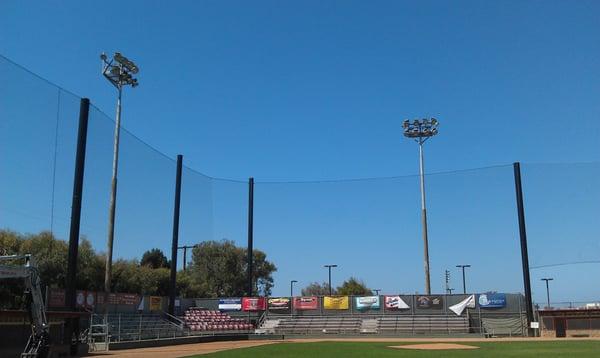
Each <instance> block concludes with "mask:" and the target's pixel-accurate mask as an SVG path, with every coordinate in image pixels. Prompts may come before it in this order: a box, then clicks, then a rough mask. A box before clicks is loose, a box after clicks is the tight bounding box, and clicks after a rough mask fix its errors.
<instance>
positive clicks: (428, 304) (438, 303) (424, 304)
mask: <svg viewBox="0 0 600 358" xmlns="http://www.w3.org/2000/svg"><path fill="white" fill-rule="evenodd" d="M417 308H421V309H423V308H425V309H429V308H433V309H440V310H441V309H442V308H444V299H443V298H442V296H417Z"/></svg>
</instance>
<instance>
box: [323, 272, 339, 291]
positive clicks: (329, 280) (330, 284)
mask: <svg viewBox="0 0 600 358" xmlns="http://www.w3.org/2000/svg"><path fill="white" fill-rule="evenodd" d="M323 267H326V268H327V269H328V270H329V296H331V294H332V292H333V291H332V290H331V269H332V268H333V267H337V265H324V266H323Z"/></svg>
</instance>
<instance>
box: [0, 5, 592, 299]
mask: <svg viewBox="0 0 600 358" xmlns="http://www.w3.org/2000/svg"><path fill="white" fill-rule="evenodd" d="M599 10H600V5H599V4H598V3H597V2H594V1H578V2H574V3H567V2H550V1H544V2H542V1H529V2H517V1H503V2H493V3H492V2H452V3H447V2H437V1H434V2H431V1H423V2H418V3H417V2H414V3H409V2H400V1H389V2H385V1H376V2H357V1H343V2H342V1H339V2H337V1H318V2H317V1H308V2H296V3H292V2H276V1H272V2H253V3H252V4H251V5H250V4H248V3H247V2H236V1H227V2H223V1H203V2H192V1H189V2H176V3H173V4H169V5H166V4H163V3H161V2H149V1H143V2H136V1H130V2H127V3H123V4H119V7H118V13H117V10H115V7H114V6H110V5H108V4H103V3H93V2H85V3H82V2H74V1H72V2H70V1H66V2H61V3H60V5H58V4H56V3H42V2H39V3H37V2H36V3H29V2H17V1H3V2H1V3H0V53H1V54H3V55H4V56H6V57H8V58H10V59H11V60H13V61H15V62H17V63H19V64H21V65H23V66H25V67H26V68H28V69H30V70H31V71H33V72H35V73H37V74H39V75H41V76H42V77H44V78H47V79H49V80H50V81H52V82H54V83H56V84H58V85H60V86H61V87H63V88H65V89H68V90H69V91H72V92H73V93H75V94H77V95H79V96H86V97H89V98H91V100H92V102H93V104H94V105H95V106H96V107H97V108H99V109H101V110H102V111H103V112H104V113H106V114H107V115H108V116H109V117H112V116H113V113H114V102H115V93H114V90H113V89H112V88H111V87H110V85H109V84H108V83H107V82H106V81H105V80H104V79H103V78H101V76H100V74H99V71H100V60H99V58H98V55H99V53H100V52H102V51H106V52H108V53H112V52H114V51H121V52H123V54H125V55H126V56H128V57H130V58H131V59H133V60H135V61H136V62H137V63H138V64H139V66H140V68H141V71H140V74H139V80H140V86H139V87H138V88H135V89H133V90H131V89H128V90H127V91H126V94H125V97H124V102H125V107H124V118H123V121H124V126H125V127H126V128H127V129H128V130H129V131H130V132H131V133H134V134H135V135H136V136H137V137H139V138H141V139H143V140H144V141H145V142H147V143H149V144H150V145H151V146H152V147H154V148H156V149H157V150H158V151H159V152H162V153H164V154H165V155H166V156H167V157H170V158H173V157H175V155H176V154H179V153H181V154H184V156H185V163H186V165H187V166H188V167H189V168H193V169H195V170H196V171H199V172H202V173H205V174H207V175H209V176H213V177H222V178H233V179H237V180H242V181H245V180H247V178H248V177H249V176H254V177H255V178H256V179H257V181H258V182H259V183H258V184H257V189H256V195H257V198H256V201H257V203H256V205H257V207H256V210H257V211H256V213H255V215H256V236H255V237H256V243H255V246H256V247H258V248H261V249H263V250H265V251H266V252H267V254H268V255H269V257H271V258H272V259H273V260H274V261H275V263H276V264H277V266H278V267H279V271H278V272H277V274H276V276H275V278H276V287H275V291H274V293H275V294H286V293H287V290H288V287H289V280H291V279H296V280H299V281H301V282H300V285H305V284H306V283H308V282H310V281H316V280H319V281H322V280H324V279H326V271H325V269H323V268H322V267H321V266H322V265H323V264H325V263H330V261H335V262H334V263H338V264H339V265H340V268H339V269H338V270H337V272H335V273H334V283H339V281H340V280H341V279H343V278H346V277H348V276H350V275H356V276H359V277H360V278H362V279H364V280H365V281H366V282H367V283H368V284H369V285H370V286H372V287H373V288H382V289H383V290H384V292H385V291H387V292H398V291H402V292H414V291H417V290H421V291H422V268H421V267H422V263H421V257H422V248H421V243H420V236H419V235H420V227H419V225H418V219H419V216H418V215H419V212H418V209H419V202H418V200H419V197H418V182H417V178H416V177H414V176H413V177H410V176H409V177H406V178H397V179H390V180H383V179H382V180H374V181H365V182H351V183H341V184H319V185H316V184H285V185H284V184H261V183H260V182H261V181H262V182H264V181H302V180H318V179H338V178H356V177H387V176H398V175H411V174H414V173H416V171H417V168H418V167H417V165H418V162H417V148H416V145H415V144H414V143H411V142H410V141H408V140H406V139H404V138H403V137H402V135H401V122H402V120H403V119H405V118H414V117H417V116H419V117H423V116H428V117H429V116H433V117H436V118H438V119H439V120H440V122H441V127H440V135H439V136H438V137H436V138H434V139H433V140H432V141H430V142H428V143H427V148H426V165H427V170H428V171H430V172H439V171H448V170H455V169H462V168H476V167H488V166H495V165H504V164H510V163H512V162H513V161H516V160H519V161H522V162H525V163H573V162H595V163H596V164H588V165H583V164H582V165H566V166H560V165H558V166H557V165H549V164H535V165H531V166H525V168H524V171H525V174H526V175H525V177H524V180H526V181H525V183H524V185H525V190H526V199H527V203H526V205H527V207H526V209H527V210H528V212H527V215H528V226H529V234H530V240H531V245H532V261H533V263H536V262H537V263H539V264H544V263H548V262H550V263H554V262H564V261H576V260H583V259H596V260H597V259H600V256H598V254H597V253H598V252H600V245H599V243H598V242H599V239H598V235H599V228H598V225H597V217H598V213H599V207H598V200H596V199H598V198H599V197H600V196H599V192H598V189H597V188H595V187H593V184H592V183H594V182H597V179H593V178H597V175H598V173H599V170H598V164H597V163H598V161H600V151H598V140H599V139H600V125H599V124H598V117H599V114H600V101H599V100H598V99H599V98H598V93H600V92H599V89H600V81H599V80H600V71H598V63H599V59H600V43H599V42H598V41H597V38H598V35H599V32H600V29H599V28H598V26H597V24H598V22H599V20H600V19H599V15H598V14H600V11H599ZM15 71H16V70H15ZM2 73H3V74H4V75H5V76H7V77H6V78H8V79H9V80H10V82H8V81H6V83H14V84H15V85H14V86H10V87H4V88H3V89H1V90H0V91H2V93H3V94H6V96H5V98H10V99H11V101H8V100H6V101H5V102H2V104H3V106H4V112H0V113H3V114H4V115H6V118H10V119H12V121H5V124H6V123H9V122H10V127H11V128H12V129H13V131H12V132H9V131H6V130H5V131H3V132H4V135H2V140H3V143H4V145H5V146H6V147H3V149H2V153H9V152H11V153H12V152H15V153H16V151H15V149H16V148H23V147H26V148H27V150H25V151H24V153H20V154H18V155H14V156H12V159H10V158H3V162H2V171H3V172H4V173H9V174H6V175H5V177H4V179H0V180H1V181H0V183H1V184H2V187H3V189H2V192H1V193H2V195H3V196H4V198H6V199H5V200H4V202H5V205H3V209H5V210H4V211H3V214H5V218H7V219H6V222H5V223H2V226H8V227H15V228H17V229H19V230H21V231H35V230H37V229H41V228H46V227H45V226H44V225H46V223H47V220H46V219H47V216H48V208H47V205H46V204H45V203H44V205H46V206H44V207H43V208H42V207H39V208H38V206H40V205H42V204H40V203H38V202H36V201H34V199H33V198H34V197H36V196H39V195H42V193H43V195H46V196H48V195H49V194H48V183H49V182H50V181H51V180H50V179H49V178H51V177H52V175H51V173H52V171H53V168H52V166H51V164H48V163H51V162H52V154H53V141H54V136H53V135H51V134H52V133H53V131H54V130H55V128H54V126H55V119H56V108H55V107H56V106H55V102H54V101H55V100H56V93H55V92H56V91H55V90H54V89H53V88H52V86H49V85H46V84H40V83H37V82H36V81H37V80H33V79H30V80H24V78H26V75H25V74H20V73H17V74H15V73H12V72H8V71H7V72H2ZM7 93H8V94H7ZM32 93H34V94H35V96H37V98H43V101H42V100H39V101H37V102H36V101H35V100H34V99H27V100H25V99H24V98H25V97H26V96H25V95H26V94H29V95H31V94H32ZM9 95H12V96H13V97H8V96H9ZM60 100H61V101H62V103H64V105H63V106H62V107H61V111H59V117H61V119H62V118H63V117H64V118H65V120H64V121H63V122H61V126H60V129H61V130H62V129H63V127H62V126H63V125H64V131H59V146H58V156H57V157H58V159H59V161H58V164H57V170H56V182H57V183H58V184H57V185H56V190H57V191H56V193H55V195H56V198H57V199H56V203H55V206H56V207H55V209H54V210H55V211H56V217H55V218H54V220H55V221H56V222H57V223H56V226H57V230H59V231H60V230H62V231H65V227H66V223H68V220H67V219H68V215H69V214H68V208H69V205H70V201H69V200H68V196H69V193H70V190H71V189H70V182H69V181H70V180H71V178H72V165H71V162H70V160H71V159H72V158H71V156H70V155H71V153H72V151H71V150H70V148H72V147H73V145H74V138H73V136H72V134H73V132H74V125H73V118H76V113H77V111H76V110H77V98H75V97H72V96H70V95H68V94H66V93H63V94H62V95H61V99H60ZM30 102H31V103H30ZM4 104H6V105H4ZM38 112H39V113H38ZM26 113H28V114H30V116H26ZM23 117H26V118H35V120H36V121H37V122H36V123H37V124H38V125H37V126H36V127H35V128H37V132H36V134H35V135H30V134H31V133H29V135H28V132H27V131H28V130H30V129H31V128H32V127H31V123H29V122H27V121H22V120H20V119H21V118H23ZM92 117H93V118H92V124H91V130H92V129H93V130H94V131H93V132H91V134H90V137H91V139H90V147H91V148H93V151H92V152H91V153H90V154H89V156H88V158H89V159H88V172H87V173H86V188H87V189H86V190H87V191H86V196H85V197H84V223H83V225H84V226H85V228H84V230H83V231H84V233H86V234H87V235H88V237H89V238H90V239H91V240H92V242H93V243H94V246H95V247H97V248H98V249H99V250H102V249H103V248H104V245H105V243H104V242H105V227H106V221H105V220H104V217H105V216H106V206H107V202H108V184H109V182H108V181H107V180H109V179H110V149H111V135H112V134H111V131H112V129H111V123H110V120H109V118H104V119H103V120H100V119H99V118H101V117H102V114H101V113H98V112H94V113H93V114H92ZM96 117H97V118H98V120H94V118H96ZM9 133H10V134H9ZM16 133H19V134H16ZM41 138H44V140H41ZM23 143H27V145H26V146H23ZM18 145H21V147H19V146H18ZM40 156H45V157H43V159H42V157H40ZM24 163H28V164H30V165H25V164H24ZM16 168H20V169H16ZM121 170H122V174H121V184H120V185H121V187H120V192H119V195H120V197H119V203H118V206H117V215H120V216H118V218H117V222H118V224H117V240H119V237H125V238H126V239H122V240H121V242H118V241H117V243H116V244H115V255H116V256H121V257H136V256H137V257H139V256H140V255H141V253H142V252H143V251H144V250H145V249H148V248H150V247H151V246H158V247H161V248H162V249H163V250H165V251H168V249H169V247H170V244H169V237H170V230H171V229H170V228H171V219H170V218H169V216H170V215H171V211H172V191H173V189H172V181H173V178H172V175H171V173H173V172H174V164H173V162H172V161H170V160H167V159H165V157H164V156H163V155H161V154H159V153H157V152H155V151H153V150H152V149H150V148H148V147H145V146H143V145H142V144H140V142H138V141H137V140H136V139H135V138H133V137H131V136H128V135H125V137H124V142H123V147H122V162H121ZM511 170H512V168H511V167H509V166H506V167H502V166H500V167H497V168H496V167H495V168H491V169H487V170H482V171H477V172H468V173H460V174H453V175H450V174H448V175H439V176H432V177H431V179H428V190H429V193H428V194H429V197H428V199H429V202H428V205H429V210H430V225H431V226H430V231H431V232H430V234H431V243H430V246H431V251H432V252H431V256H432V287H433V288H434V291H438V292H439V291H440V290H441V287H442V283H441V278H442V276H443V270H444V269H446V268H448V269H452V270H453V273H454V278H455V280H454V281H453V286H455V288H460V284H459V281H458V278H459V275H458V271H456V269H455V268H453V267H454V265H455V264H458V263H461V262H462V261H469V262H468V263H472V264H473V265H474V267H473V269H472V273H471V274H470V282H471V284H470V285H471V286H472V287H473V289H474V290H478V291H483V290H500V291H502V290H504V291H511V292H514V291H518V290H520V289H521V281H520V274H519V268H518V267H513V266H515V265H518V263H519V256H518V251H516V250H518V243H517V242H516V241H515V240H516V239H517V233H518V231H517V229H516V217H515V213H514V211H515V210H514V197H513V196H514V192H513V187H512V185H513V183H512V177H511V175H512V172H511ZM34 173H44V174H43V175H35V174H34ZM564 173H569V174H568V175H566V174H564ZM24 177H26V178H27V179H23V178H24ZM107 178H108V179H107ZM9 182H11V183H12V184H13V185H12V186H9V185H8V184H7V183H9ZM186 183H189V184H188V185H186ZM17 184H19V185H17ZM491 184H493V185H491ZM15 186H17V187H18V188H16V189H15ZM158 188H160V189H158ZM186 191H187V193H189V194H188V196H187V198H194V199H188V200H187V201H186ZM23 198H28V200H25V201H24V200H23ZM85 200H87V201H85ZM245 201H246V187H245V185H244V184H240V183H235V182H225V181H215V180H209V179H207V178H205V177H203V176H201V175H199V174H197V173H193V172H192V171H191V170H187V171H186V176H185V177H184V199H183V204H182V205H183V214H182V215H183V217H182V233H183V235H182V239H181V240H182V241H183V242H186V243H191V242H195V241H197V240H202V239H205V238H222V237H227V238H230V239H233V240H235V241H236V242H238V243H240V244H245V215H246V211H245V210H246V208H245V205H246V202H245ZM7 208H8V209H10V210H11V211H10V213H9V211H7V210H8V209H7ZM37 209H39V213H34V212H35V211H36V210H37ZM398 217H402V219H401V220H399V221H396V218H398ZM61 220H62V221H61ZM53 225H54V224H53ZM46 226H47V225H46ZM590 226H591V227H590ZM86 230H87V232H85V231H86ZM511 245H512V246H511ZM536 249H537V250H536ZM482 253H484V254H482ZM456 261H461V262H456ZM507 267H508V268H507ZM433 270H435V272H434V271H433ZM599 270H600V269H599V268H598V265H587V266H586V265H583V266H582V265H579V266H570V267H566V268H560V269H553V270H548V271H544V272H542V271H540V270H534V271H535V272H534V273H533V278H534V279H535V282H534V294H535V298H536V299H538V300H542V299H543V297H544V293H545V292H544V291H543V288H544V286H543V284H542V283H541V282H538V281H539V278H540V277H541V276H543V275H554V276H555V277H556V280H555V281H554V282H553V285H554V286H555V287H554V288H553V292H554V294H555V297H556V300H590V299H594V298H598V297H600V291H598V289H597V288H589V287H587V286H586V285H585V280H584V279H583V278H580V276H581V272H588V273H589V272H596V273H597V272H598V271H599ZM536 275H541V276H540V277H537V276H536ZM490 281H492V282H494V283H493V284H490ZM375 286H379V287H375Z"/></svg>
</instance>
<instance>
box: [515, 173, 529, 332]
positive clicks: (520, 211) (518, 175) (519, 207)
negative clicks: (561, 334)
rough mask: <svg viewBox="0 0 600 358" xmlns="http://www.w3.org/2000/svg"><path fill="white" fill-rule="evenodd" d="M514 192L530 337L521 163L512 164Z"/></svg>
mask: <svg viewBox="0 0 600 358" xmlns="http://www.w3.org/2000/svg"><path fill="white" fill-rule="evenodd" d="M513 169H514V175H515V191H516V194H517V212H518V216H519V236H520V238H521V260H522V266H523V286H524V288H525V312H526V313H527V331H528V335H529V336H531V333H532V332H531V328H529V327H531V322H533V304H532V299H531V279H530V277H529V254H528V253H527V231H526V230H525V209H524V206H523V187H522V185H521V163H519V162H515V163H513Z"/></svg>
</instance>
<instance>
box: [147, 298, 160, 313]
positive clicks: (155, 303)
mask: <svg viewBox="0 0 600 358" xmlns="http://www.w3.org/2000/svg"><path fill="white" fill-rule="evenodd" d="M149 306H150V311H160V310H161V308H162V297H160V296H150V305H149Z"/></svg>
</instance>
